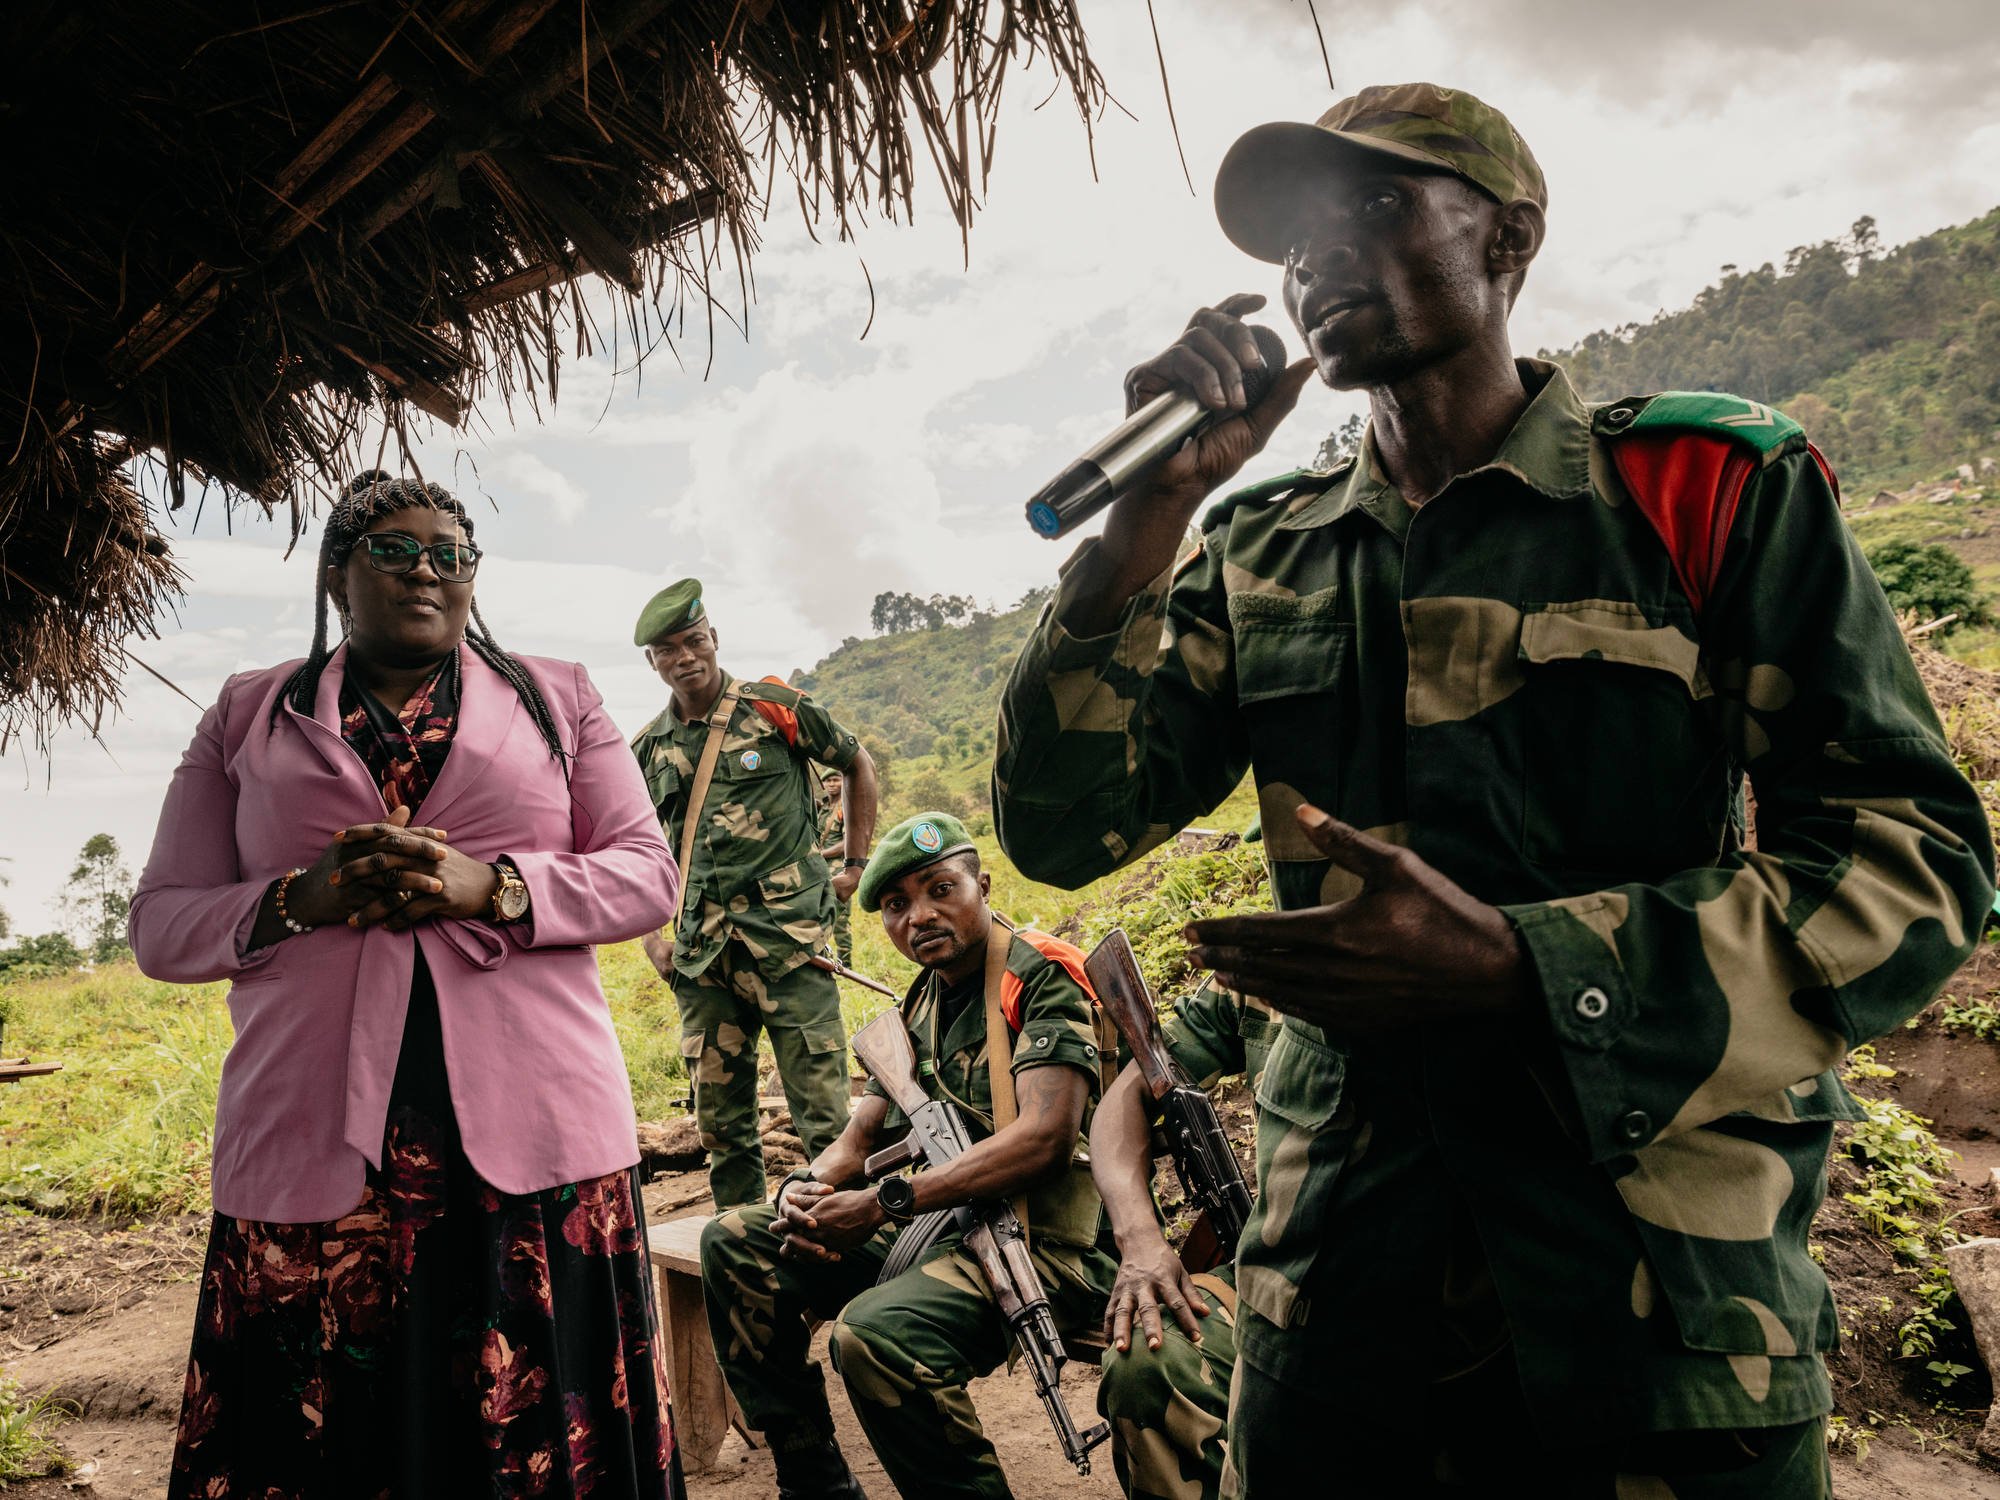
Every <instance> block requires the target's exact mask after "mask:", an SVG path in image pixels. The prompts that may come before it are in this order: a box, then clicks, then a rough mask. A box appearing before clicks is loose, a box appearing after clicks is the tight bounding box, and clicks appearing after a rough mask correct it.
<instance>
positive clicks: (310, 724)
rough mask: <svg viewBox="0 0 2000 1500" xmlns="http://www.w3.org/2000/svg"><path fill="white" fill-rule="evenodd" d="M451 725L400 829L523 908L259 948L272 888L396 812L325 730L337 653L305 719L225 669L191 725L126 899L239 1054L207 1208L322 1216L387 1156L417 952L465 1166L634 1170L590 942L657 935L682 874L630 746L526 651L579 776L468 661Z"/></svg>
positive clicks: (535, 1173)
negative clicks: (220, 1016)
mask: <svg viewBox="0 0 2000 1500" xmlns="http://www.w3.org/2000/svg"><path fill="white" fill-rule="evenodd" d="M459 650H460V658H459V659H460V666H461V669H462V674H463V675H462V681H463V689H462V692H461V697H460V707H459V724H458V733H457V736H456V738H455V739H454V740H453V742H452V751H451V756H450V758H449V759H448V760H447V761H446V762H445V765H444V769H443V771H442V772H441V773H440V774H439V776H438V780H437V783H436V785H435V786H433V787H432V788H431V791H430V795H429V796H428V797H426V798H425V799H424V802H423V805H422V806H421V807H419V808H417V809H416V810H415V816H414V818H413V820H412V821H413V822H414V823H416V824H417V825H418V826H422V827H433V828H442V829H444V830H445V832H446V834H447V835H448V836H449V838H450V841H451V843H452V845H453V847H455V848H457V849H459V850H460V851H462V852H464V853H466V854H469V855H471V856H472V857H473V858H474V859H479V860H485V861H492V860H497V859H499V858H501V857H502V856H503V855H504V856H505V857H506V858H507V859H509V860H511V861H512V862H513V864H514V866H515V868H516V869H518V870H519V871H520V872H521V878H522V879H523V880H524V881H525V882H526V883H527V886H528V894H529V901H530V908H529V910H530V916H529V918H528V919H527V920H524V921H522V922H520V923H514V924H508V925H505V926H496V925H493V924H491V923H488V922H485V921H477V920H474V921H460V920H457V919H433V920H431V921H428V922H424V923H421V924H419V925H418V926H417V927H415V928H413V929H412V930H411V931H409V932H401V933H398V932H391V931H389V930H388V929H387V928H386V927H382V926H375V927H369V928H365V929H362V930H359V931H357V930H355V929H353V928H350V927H348V926H347V925H345V924H344V923H336V924H334V925H332V926H327V927H319V928H315V929H314V930H313V931H311V932H308V933H305V934H304V935H303V936H295V937H288V938H286V939H284V940H283V941H282V942H278V943H274V944H272V945H271V946H270V947H267V948H258V949H251V948H250V947H249V946H248V945H249V940H250V933H251V929H252V928H253V927H254V926H255V924H256V920H257V908H258V906H259V904H260V903H261V902H262V901H263V899H264V892H265V890H266V888H267V887H268V886H269V885H270V883H271V881H272V880H274V879H276V878H277V877H278V876H280V875H282V874H284V873H285V871H287V870H290V869H293V868H294V867H297V866H301V865H304V866H310V865H312V864H313V863H315V862H316V861H317V860H318V859H319V857H320V855H321V854H322V853H323V852H324V851H325V849H326V846H327V844H328V842H329V841H330V840H331V839H332V838H333V835H334V834H335V833H337V832H338V831H339V830H341V829H342V828H347V827H351V826H353V825H355V824H359V823H370V822H375V821H378V820H380V819H381V818H383V817H384V816H386V813H385V810H384V807H383V802H382V795H381V792H380V791H379V789H378V788H377V786H376V784H375V781H374V779H373V778H372V777H371V776H370V774H369V772H368V769H367V768H366V766H364V765H363V764H362V762H361V759H360V757H359V756H357V755H356V754H355V753H354V751H353V750H352V749H350V748H349V747H348V745H347V744H346V742H345V741H344V740H342V738H341V735H340V718H339V707H338V705H339V702H340V687H341V682H342V680H343V678H344V676H345V671H346V660H347V653H346V648H345V647H344V646H343V647H341V648H340V649H339V650H337V651H335V652H334V654H333V657H332V659H331V660H330V661H329V662H328V663H327V666H326V669H325V671H324V672H323V673H322V674H321V676H320V680H319V690H318V693H317V695H316V700H315V704H314V709H313V713H312V716H311V717H310V718H308V717H307V716H305V715H303V714H300V713H298V712H297V711H295V710H294V709H292V708H290V707H289V706H287V707H283V708H280V709H279V710H278V717H277V723H276V724H275V726H274V725H273V724H272V723H271V709H272V705H273V704H274V703H275V702H276V701H277V699H278V696H279V695H280V694H281V693H282V692H283V690H284V685H285V681H286V679H287V678H288V677H289V676H290V675H291V672H292V670H293V668H294V667H296V666H297V665H298V664H297V663H296V662H292V663H288V664H286V665H285V666H281V667H272V668H269V669H267V670H264V671H259V672H249V673H245V674H243V675H241V676H237V677H232V678H230V679H229V681H227V682H226V683H224V684H223V687H222V692H221V695H220V696H219V697H218V698H217V700H216V703H215V706H214V707H213V708H211V709H209V711H208V712H207V713H206V714H204V715H203V716H202V719H201V724H200V726H199V727H198V728H197V729H196V730H195V736H194V742H193V743H192V744H191V745H189V746H188V749H187V753H186V754H185V755H184V756H183V757H182V759H181V764H180V767H179V769H178V770H176V771H175V772H174V778H173V782H172V784H171V785H170V786H169V787H168V789H167V798H166V803H165V805H164V806H163V807H162V808H161V811H160V825H159V831H158V833H157V834H156V835H155V837H154V840H153V852H152V856H151V858H150V859H148V861H147V863H146V871H145V874H144V875H143V876H142V877H141V878H140V881H139V889H138V892H137V894H136V895H135V896H134V897H133V899H132V917H131V939H132V951H133V953H134V954H135V955H136V956H137V958H138V960H139V967H140V968H141V969H143V970H144V971H145V972H146V973H147V974H149V975H151V976H152V977H153V978H155V979H164V980H168V981H171V982H173V983H177V984H199V983H205V982H208V981H211V980H217V979H227V980H229V981H230V988H229V1013H230V1020H231V1022H232V1023H233V1024H234V1026H235V1030H236V1040H235V1043H234V1044H233V1045H232V1046H231V1047H230V1049H229V1055H228V1057H227V1059H226V1060H225V1061H224V1063H223V1068H222V1084H221V1096H220V1098H219V1100H218V1101H217V1105H216V1117H215V1165H214V1196H215V1208H216V1211H217V1212H218V1213H222V1214H226V1215H229V1216H231V1217H235V1218H243V1219H262V1220H268V1221H275V1222H279V1223H310V1222H317V1221H321V1220H326V1219H333V1218H338V1217H339V1216H340V1215H342V1214H344V1213H346V1212H347V1211H348V1210H349V1209H351V1208H353V1207H354V1205H355V1204H356V1203H358V1202H360V1200H361V1193H362V1186H363V1175H364V1172H365V1170H366V1168H367V1167H368V1166H372V1165H379V1163H380V1158H381V1152H382V1135H383V1127H384V1124H385V1123H386V1120H387V1114H388V1106H389V1087H390V1085H391V1083H393V1082H394V1080H395V1072H396V1059H397V1055H398V1051H399V1049H400V1047H401V1043H402V1036H403V1017H404V1014H405V1012H406V1011H407V1009H408V1006H409V996H410V979H411V975H412V972H413V970H414V966H415V955H416V950H417V948H418V947H419V946H421V947H422V949H423V954H424V961H425V963H426V964H427V965H428V966H429V968H430V972H431V976H432V978H433V979H434V981H435V982H436V985H437V999H438V1016H439V1021H440V1023H441V1025H442V1028H443V1032H444V1050H445V1065H446V1072H447V1075H448V1077H449V1081H450V1085H451V1098H452V1106H453V1108H454V1110H455V1111H456V1113H457V1116H458V1124H459V1129H460V1132H461V1134H462V1136H463V1139H464V1144H465V1153H466V1156H467V1157H468V1158H469V1159H470V1160H471V1162H472V1165H473V1166H474V1168H475V1169H477V1171H478V1172H479V1175H480V1176H481V1177H482V1178H484V1179H485V1180H486V1181H487V1182H488V1183H490V1184H491V1185H492V1186H493V1187H495V1188H497V1189H499V1190H500V1191H501V1192H505V1193H529V1192H536V1191H539V1190H540V1189H542V1188H549V1187H556V1186H558V1185H560V1184H562V1183H566V1182H578V1181H582V1180H585V1179H588V1178H593V1177H602V1176H604V1175H606V1174H608V1173H611V1172H615V1171H619V1170H621V1169H623V1168H626V1167H630V1166H632V1165H633V1164H634V1163H636V1162H637V1161H638V1159H639V1150H638V1143H637V1139H636V1135H635V1132H634V1129H633V1115H632V1095H631V1088H630V1085H629V1083H628V1082H627V1079H626V1073H625V1065H624V1060H623V1058H622V1056H621V1055H620V1052H619V1048H618V1038H617V1036H616V1034H615V1033H614V1032H613V1030H612V1026H611V1014H610V1011H609V1009H608V1008H607V1006H606V1004H605V999H604V991H603V990H602V988H601V987H600V986H599V983H598V977H597V958H596V954H595V953H594V952H593V951H592V945H593V944H596V943H613V942H622V941H624V940H626V939H628V938H632V937H636V936H638V935H639V934H640V933H642V932H648V931H653V930H655V929H657V928H658V927H659V926H660V924H661V923H662V922H664V921H665V920H666V919H667V916H668V914H669V912H670V911H671V910H672V907H673V900H674V894H675V892H676V890H677V889H678V887H679V883H680V882H679V876H678V874H677V872H676V871H675V869H674V861H673V856H672V855H671V854H669V853H668V852H667V846H666V844H665V842H664V841H663V840H662V839H661V837H660V830H659V824H658V822H657V821H656V820H655V819H654V817H653V815H652V809H651V808H650V807H649V806H648V804H647V801H646V789H645V786H644V784H643V783H642V782H641V780H640V778H639V772H638V768H637V767H636V766H635V765H634V764H633V762H632V756H631V752H630V751H629V750H627V749H626V747H625V742H624V739H623V737H622V736H621V735H620V734H619V732H618V729H617V727H616V726H615V725H614V724H613V723H612V722H611V719H610V717H609V715H607V714H606V713H605V711H604V705H603V702H602V700H601V699H600V698H599V697H598V695H597V690H596V689H595V688H594V687H592V686H591V683H590V679H589V678H588V677H587V676H586V675H585V674H584V671H583V668H582V667H580V666H577V665H575V664H574V663H571V662H560V661H548V660H544V659H542V658H539V657H524V658H521V660H522V662H523V665H524V666H526V668H527V670H528V672H529V675H530V676H532V677H533V678H534V680H535V683H536V684H537V686H539V687H540V689H541V692H542V696H543V698H544V699H545V700H546V701H547V703H548V705H549V709H550V712H551V713H552V714H553V716H554V718H555V722H556V726H557V729H558V731H559V733H560V738H561V740H562V743H563V746H564V748H565V749H566V750H567V751H568V752H569V755H570V757H571V759H570V768H569V775H568V779H567V781H565V777H564V771H563V767H562V766H561V765H560V764H558V763H557V762H556V761H555V760H554V759H553V758H552V757H551V756H550V754H549V749H548V746H547V745H546V744H545V743H544V742H543V740H542V736H541V734H540V732H539V731H538V730H537V729H536V727H535V723H534V721H533V719H532V718H530V717H529V714H528V712H527V710H526V708H524V707H523V706H522V704H521V702H520V699H519V698H518V696H517V695H516V694H515V691H514V688H513V686H512V685H511V684H510V683H508V682H507V680H506V679H505V678H503V677H501V676H500V674H499V673H498V672H496V671H494V670H493V669H492V668H491V667H489V666H488V665H487V664H486V663H485V662H484V661H482V660H480V658H479V657H478V656H477V655H476V654H475V653H474V652H472V651H471V650H469V649H467V648H466V647H463V646H461V647H460V648H459Z"/></svg>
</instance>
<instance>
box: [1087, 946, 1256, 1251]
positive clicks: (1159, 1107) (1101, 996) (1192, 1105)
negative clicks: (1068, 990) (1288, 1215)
mask: <svg viewBox="0 0 2000 1500" xmlns="http://www.w3.org/2000/svg"><path fill="white" fill-rule="evenodd" d="M1083 969H1084V972H1085V973H1086V974H1088V975H1089V976H1090V985H1091V988H1092V989H1094V990H1095V991H1096V992H1097V1003H1098V1004H1099V1005H1101V1006H1103V1007H1104V1009H1105V1010H1106V1012H1108V1013H1109V1014H1110V1016H1111V1019H1112V1020H1113V1021H1115V1022H1117V1023H1118V1033H1119V1035H1120V1036H1122V1037H1124V1038H1125V1044H1126V1045H1127V1046H1129V1047H1130V1048H1131V1049H1132V1060H1133V1061H1134V1062H1135V1063H1137V1064H1138V1066H1139V1070H1140V1075H1141V1077H1142V1078H1143V1079H1144V1080H1145V1084H1146V1088H1147V1091H1148V1092H1149V1093H1151V1094H1152V1096H1153V1121H1154V1124H1155V1126H1156V1127H1157V1128H1158V1133H1159V1136H1160V1137H1162V1138H1164V1140H1165V1141H1166V1144H1167V1149H1168V1151H1169V1152H1171V1153H1172V1155H1173V1158H1174V1171H1175V1172H1176V1173H1178V1174H1179V1176H1180V1179H1181V1187H1182V1188H1183V1190H1184V1191H1185V1192H1186V1194H1187V1200H1188V1202H1189V1203H1191V1204H1194V1205H1195V1206H1196V1207H1198V1208H1199V1209H1200V1210H1201V1218H1200V1219H1199V1220H1198V1221H1197V1225H1198V1227H1199V1226H1200V1225H1206V1229H1207V1233H1206V1235H1200V1234H1197V1235H1193V1236H1190V1237H1189V1241H1188V1244H1187V1245H1184V1246H1183V1247H1182V1251H1181V1253H1182V1258H1183V1259H1184V1260H1186V1262H1187V1264H1188V1265H1189V1266H1190V1267H1194V1268H1195V1269H1201V1270H1206V1269H1207V1268H1208V1267H1209V1266H1213V1265H1217V1264H1220V1263H1221V1262H1222V1261H1223V1260H1226V1259H1228V1258H1229V1257H1230V1256H1233V1255H1234V1254H1235V1253H1236V1241H1237V1240H1238V1239H1239V1238H1240V1237H1241V1236H1242V1233H1243V1225H1244V1223H1245V1222H1246V1221H1247V1220H1248V1219H1249V1217H1250V1187H1249V1184H1248V1183H1246V1182H1245V1181H1244V1180H1243V1169H1242V1167H1240V1166H1239V1165H1237V1161H1236V1153H1235V1152H1234V1151H1233V1150H1232V1149H1231V1147H1230V1144H1229V1135H1228V1132H1227V1131H1225V1130H1224V1129H1223V1128H1222V1119H1221V1116H1219V1115H1217V1114H1216V1112H1215V1104H1214V1101H1213V1100H1211V1099H1210V1098H1209V1097H1208V1095H1207V1094H1205V1093H1203V1092H1202V1091H1201V1090H1200V1089H1198V1088H1196V1087H1195V1086H1194V1084H1193V1083H1191V1082H1190V1081H1189V1080H1188V1079H1187V1077H1186V1076H1185V1075H1184V1074H1183V1073H1182V1072H1181V1070H1180V1068H1179V1066H1178V1065H1177V1064H1176V1063H1175V1062H1174V1059H1173V1054H1172V1053H1170V1052H1169V1051H1168V1050H1167V1039H1166V1037H1165V1036H1164V1035H1163V1034H1162V1033H1161V1031H1160V1015H1159V1011H1158V1010H1157V1009H1156V1008H1155V1007H1154V1005H1153V992H1152V991H1151V990H1150V989H1149V988H1147V985H1146V979H1145V976H1144V975H1143V974H1141V973H1140V972H1139V960H1138V958H1137V956H1136V955H1134V953H1133V952H1132V944H1131V941H1130V940H1129V939H1128V938H1127V937H1126V936H1125V932H1124V929H1123V928H1116V927H1114V928H1113V929H1112V930H1111V931H1110V932H1109V933H1107V934H1106V935H1105V938H1104V941H1103V942H1101V943H1099V944H1098V945H1097V946H1096V947H1095V948H1093V949H1092V950H1091V952H1090V956H1089V957H1088V958H1086V959H1085V960H1084V961H1083ZM1190 1251H1192V1258H1190ZM1198 1260H1199V1261H1202V1262H1204V1263H1203V1264H1201V1265H1199V1266H1197V1264H1196V1262H1197V1261H1198Z"/></svg>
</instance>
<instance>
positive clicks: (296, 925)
mask: <svg viewBox="0 0 2000 1500" xmlns="http://www.w3.org/2000/svg"><path fill="white" fill-rule="evenodd" d="M305 872H306V867H305V866H304V865H300V866H299V867H298V868H297V869H296V870H287V871H286V872H285V873H284V874H282V875H280V876H279V877H278V898H277V902H276V905H277V908H278V920H279V921H280V922H283V923H284V924H285V925H286V926H287V927H289V928H291V930H292V931H293V932H311V931H312V929H311V928H310V927H308V926H306V925H305V924H304V923H303V922H296V921H294V920H293V919H292V914H291V913H290V912H288V911H286V910H285V891H286V889H287V887H289V886H290V885H291V883H292V882H293V881H294V880H297V879H298V878H299V877H300V876H301V875H303V874H305Z"/></svg>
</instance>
